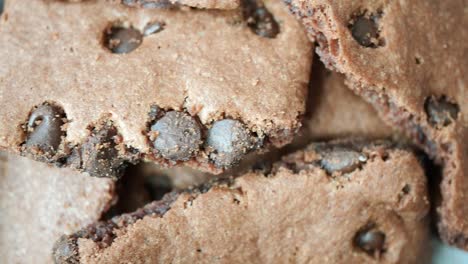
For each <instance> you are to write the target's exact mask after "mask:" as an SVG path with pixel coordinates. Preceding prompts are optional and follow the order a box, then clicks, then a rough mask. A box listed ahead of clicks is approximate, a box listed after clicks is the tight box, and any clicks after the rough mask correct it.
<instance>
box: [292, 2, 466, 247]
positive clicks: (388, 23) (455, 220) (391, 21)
mask: <svg viewBox="0 0 468 264" xmlns="http://www.w3.org/2000/svg"><path fill="white" fill-rule="evenodd" d="M285 2H286V3H287V4H288V5H289V7H290V10H291V12H292V13H294V14H295V15H296V16H297V17H298V18H299V20H300V21H301V22H302V23H303V25H304V26H305V27H306V29H307V31H308V33H309V37H310V39H311V40H312V41H315V42H317V43H318V47H317V53H318V54H319V55H320V58H321V60H322V61H323V62H324V63H325V65H326V66H327V67H328V68H329V69H331V70H334V71H337V72H340V73H342V74H344V75H345V76H346V82H347V84H348V86H349V87H350V88H351V89H352V90H353V91H354V92H355V93H357V94H358V95H360V96H362V97H363V98H364V99H365V100H367V101H368V102H370V103H371V104H373V105H374V107H375V109H376V110H377V111H378V112H379V114H380V116H381V117H382V118H383V119H384V121H386V123H387V124H388V125H391V126H393V127H395V128H397V129H401V130H402V131H404V132H405V133H406V134H407V136H408V137H409V138H411V139H412V140H413V142H414V143H416V144H418V145H419V146H421V147H423V148H424V149H425V151H426V153H427V154H428V155H429V156H430V157H431V158H432V159H433V160H434V161H435V162H436V163H438V164H439V165H442V167H443V177H442V181H441V184H440V192H441V202H440V204H439V205H438V208H437V212H438V218H439V220H438V229H439V233H440V236H441V237H442V239H443V240H445V242H447V243H449V244H452V245H456V246H458V247H460V248H463V249H465V250H468V218H467V217H466V216H467V215H468V207H467V206H466V204H467V203H468V196H467V195H466V193H468V151H467V149H468V118H467V116H468V104H467V103H466V102H467V101H468V98H467V90H468V88H467V83H468V72H467V71H468V65H467V61H468V53H467V52H466V43H467V42H468V31H467V30H465V29H466V28H467V27H468V19H466V17H467V16H466V3H464V1H445V0H435V1H425V0H414V1H408V2H407V3H405V4H404V5H402V4H401V2H399V1H381V0H378V1H332V0H285ZM434 21H437V23H434Z"/></svg>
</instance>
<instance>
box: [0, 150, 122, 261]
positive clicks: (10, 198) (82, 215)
mask: <svg viewBox="0 0 468 264" xmlns="http://www.w3.org/2000/svg"><path fill="white" fill-rule="evenodd" d="M114 198H115V197H114V182H113V181H112V180H110V179H97V178H91V177H89V176H88V175H85V174H81V173H77V172H74V171H72V170H70V169H57V168H53V167H49V166H47V165H46V164H42V163H39V162H36V161H31V160H28V159H27V158H24V157H17V156H14V155H7V154H5V153H0V216H1V217H0V262H1V263H51V262H52V258H51V254H50V252H51V250H52V247H53V244H54V241H55V240H57V239H58V238H59V237H60V236H61V235H62V234H63V233H67V234H70V233H73V232H76V231H78V230H79V229H81V228H83V227H85V226H87V225H89V224H91V223H93V222H95V221H97V220H99V219H100V218H101V214H102V213H103V212H104V211H106V210H107V209H108V208H109V207H110V206H111V204H112V202H113V200H114Z"/></svg>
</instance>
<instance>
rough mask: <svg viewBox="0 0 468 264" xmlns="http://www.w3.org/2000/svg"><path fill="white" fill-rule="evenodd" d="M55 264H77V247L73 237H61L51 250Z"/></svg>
mask: <svg viewBox="0 0 468 264" xmlns="http://www.w3.org/2000/svg"><path fill="white" fill-rule="evenodd" d="M52 255H53V258H54V262H55V263H56V264H65V263H72V264H75V263H79V255H78V246H77V244H76V240H75V238H74V237H67V236H65V235H63V236H61V237H60V238H59V240H57V241H56V242H55V244H54V246H53V249H52Z"/></svg>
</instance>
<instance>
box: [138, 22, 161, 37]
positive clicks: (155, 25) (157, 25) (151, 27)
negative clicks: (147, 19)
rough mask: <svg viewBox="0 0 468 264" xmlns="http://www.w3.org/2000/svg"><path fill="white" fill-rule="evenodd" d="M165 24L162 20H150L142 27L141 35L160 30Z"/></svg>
mask: <svg viewBox="0 0 468 264" xmlns="http://www.w3.org/2000/svg"><path fill="white" fill-rule="evenodd" d="M165 25H166V24H165V23H164V22H152V23H148V24H147V25H146V26H145V28H144V29H143V35H144V36H149V35H151V34H155V33H158V32H161V31H162V30H163V29H164V26H165Z"/></svg>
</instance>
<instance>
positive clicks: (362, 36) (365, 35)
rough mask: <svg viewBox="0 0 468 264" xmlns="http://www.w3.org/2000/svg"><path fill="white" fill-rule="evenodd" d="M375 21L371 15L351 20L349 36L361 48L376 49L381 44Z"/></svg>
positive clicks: (363, 15) (375, 18)
mask: <svg viewBox="0 0 468 264" xmlns="http://www.w3.org/2000/svg"><path fill="white" fill-rule="evenodd" d="M377 21H378V17H377V16H375V15H372V14H371V15H369V14H362V15H359V16H356V17H355V18H353V19H351V21H350V24H349V28H350V29H351V34H352V36H353V38H354V39H355V40H356V41H357V42H358V43H359V44H360V45H361V46H364V47H369V48H377V47H378V46H380V45H381V44H382V43H381V40H380V36H379V32H380V31H379V26H378V24H377Z"/></svg>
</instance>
